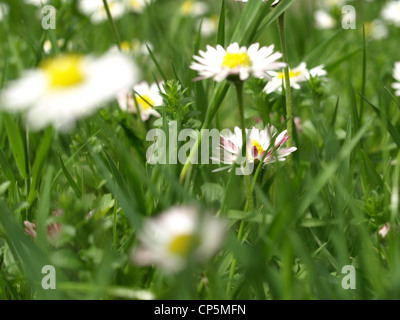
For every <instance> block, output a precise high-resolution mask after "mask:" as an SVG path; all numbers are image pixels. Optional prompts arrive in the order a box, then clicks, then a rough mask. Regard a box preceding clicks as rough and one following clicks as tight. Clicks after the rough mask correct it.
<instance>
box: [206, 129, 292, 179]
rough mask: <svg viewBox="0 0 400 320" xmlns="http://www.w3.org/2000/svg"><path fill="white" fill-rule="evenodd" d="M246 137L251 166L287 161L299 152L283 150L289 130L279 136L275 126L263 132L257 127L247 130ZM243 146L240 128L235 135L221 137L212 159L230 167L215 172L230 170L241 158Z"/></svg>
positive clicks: (248, 158)
mask: <svg viewBox="0 0 400 320" xmlns="http://www.w3.org/2000/svg"><path fill="white" fill-rule="evenodd" d="M246 136H247V143H246V160H247V162H248V163H249V164H254V163H255V162H256V161H263V163H264V165H265V164H268V163H273V162H276V161H285V160H286V157H287V156H288V155H289V154H291V153H292V152H294V151H296V150H297V148H296V147H291V148H282V146H283V144H284V143H285V142H286V141H287V140H288V139H289V136H288V134H287V130H285V131H283V132H281V133H280V134H278V133H277V132H276V130H275V128H274V127H273V126H269V125H267V126H266V127H265V128H264V129H263V130H258V129H256V128H255V127H253V128H251V129H250V130H249V129H246ZM242 146H243V140H242V130H241V129H240V128H239V127H235V129H234V132H233V133H232V132H230V133H229V134H227V135H221V137H220V147H219V148H218V149H217V153H214V157H213V158H212V159H213V160H216V161H221V162H222V163H224V164H228V165H229V166H227V167H222V168H219V169H216V170H214V172H216V171H221V170H225V169H230V168H231V167H232V165H233V164H234V163H235V162H237V161H238V159H239V157H241V152H242V151H241V149H242ZM263 158H264V160H263Z"/></svg>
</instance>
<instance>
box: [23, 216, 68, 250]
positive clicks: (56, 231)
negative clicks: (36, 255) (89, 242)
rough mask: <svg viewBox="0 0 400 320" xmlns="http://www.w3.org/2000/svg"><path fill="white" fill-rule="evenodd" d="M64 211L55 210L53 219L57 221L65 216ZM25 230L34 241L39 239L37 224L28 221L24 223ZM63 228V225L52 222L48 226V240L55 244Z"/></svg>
mask: <svg viewBox="0 0 400 320" xmlns="http://www.w3.org/2000/svg"><path fill="white" fill-rule="evenodd" d="M63 215H64V211H62V210H54V211H53V217H52V218H51V219H53V220H54V219H57V217H60V216H63ZM24 225H25V229H24V231H25V232H26V233H27V234H28V235H29V236H31V237H32V239H33V240H36V238H37V232H36V224H35V223H32V222H29V221H28V220H26V221H24ZM62 227H63V224H62V223H59V222H51V223H49V224H48V225H47V239H48V241H49V242H50V243H52V244H55V242H56V240H57V238H58V237H59V235H60V233H61V229H62Z"/></svg>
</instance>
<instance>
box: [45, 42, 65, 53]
mask: <svg viewBox="0 0 400 320" xmlns="http://www.w3.org/2000/svg"><path fill="white" fill-rule="evenodd" d="M57 44H58V46H59V47H62V46H63V45H64V44H65V40H64V39H58V40H57ZM52 50H53V45H52V44H51V41H50V40H46V41H45V42H44V43H43V51H44V53H46V54H50V53H51V52H52Z"/></svg>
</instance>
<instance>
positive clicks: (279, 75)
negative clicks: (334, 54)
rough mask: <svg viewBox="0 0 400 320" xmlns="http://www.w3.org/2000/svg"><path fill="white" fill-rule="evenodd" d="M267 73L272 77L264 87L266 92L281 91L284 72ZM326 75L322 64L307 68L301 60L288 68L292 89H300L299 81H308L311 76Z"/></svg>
mask: <svg viewBox="0 0 400 320" xmlns="http://www.w3.org/2000/svg"><path fill="white" fill-rule="evenodd" d="M269 74H270V75H271V76H272V79H271V80H270V81H269V82H268V83H267V85H266V86H265V87H264V91H265V92H266V93H267V94H269V93H271V92H274V91H282V82H283V84H284V86H285V81H284V80H285V73H284V72H283V71H279V72H273V71H271V72H269ZM326 75H327V72H326V71H325V70H324V65H320V66H318V67H315V68H313V69H311V70H308V69H307V65H306V63H305V62H302V63H300V65H299V66H298V67H296V68H294V69H289V77H290V86H291V87H292V88H294V89H300V85H299V83H300V82H304V81H308V80H309V79H310V78H311V77H322V76H326Z"/></svg>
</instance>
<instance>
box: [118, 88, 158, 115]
mask: <svg viewBox="0 0 400 320" xmlns="http://www.w3.org/2000/svg"><path fill="white" fill-rule="evenodd" d="M159 85H160V86H161V84H159ZM160 89H161V87H160ZM161 90H162V89H161ZM133 91H135V99H136V103H137V105H138V107H139V110H140V116H141V118H142V120H143V121H146V120H148V119H149V118H150V116H155V117H160V116H161V115H160V114H159V113H158V112H157V111H156V110H155V109H153V107H156V106H161V105H162V104H163V99H162V97H161V96H160V91H159V90H158V86H157V84H156V83H153V84H152V85H151V86H149V85H148V84H147V82H141V83H139V84H137V85H135V86H134V87H133ZM117 97H118V104H119V107H120V108H121V109H122V110H124V111H128V112H132V113H136V111H137V109H136V105H135V101H134V99H133V96H132V91H124V92H121V93H119V94H118V96H117Z"/></svg>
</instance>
